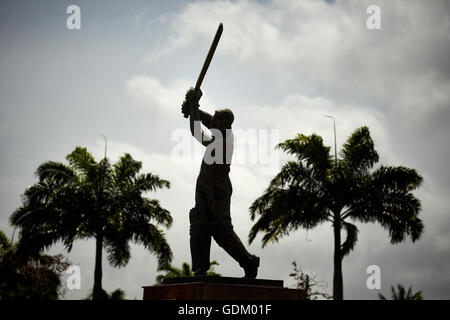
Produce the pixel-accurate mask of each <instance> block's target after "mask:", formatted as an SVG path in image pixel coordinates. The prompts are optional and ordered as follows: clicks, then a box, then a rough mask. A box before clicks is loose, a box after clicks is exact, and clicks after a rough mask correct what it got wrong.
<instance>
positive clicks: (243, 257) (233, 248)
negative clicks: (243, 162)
mask: <svg viewBox="0 0 450 320" xmlns="http://www.w3.org/2000/svg"><path fill="white" fill-rule="evenodd" d="M211 231H212V236H213V238H214V240H215V241H216V242H217V244H218V245H219V246H220V247H222V248H223V249H224V250H225V251H226V252H227V253H228V254H229V255H230V256H231V257H232V258H233V259H234V260H236V261H237V262H238V263H239V265H240V266H241V267H242V268H243V269H244V270H245V277H246V278H256V275H257V273H258V267H259V257H257V256H255V255H253V254H250V253H249V252H248V251H247V249H245V247H244V245H243V244H242V242H241V240H240V239H239V237H238V235H237V234H236V233H235V232H234V230H233V226H232V225H231V224H229V223H224V224H215V225H214V226H211Z"/></svg>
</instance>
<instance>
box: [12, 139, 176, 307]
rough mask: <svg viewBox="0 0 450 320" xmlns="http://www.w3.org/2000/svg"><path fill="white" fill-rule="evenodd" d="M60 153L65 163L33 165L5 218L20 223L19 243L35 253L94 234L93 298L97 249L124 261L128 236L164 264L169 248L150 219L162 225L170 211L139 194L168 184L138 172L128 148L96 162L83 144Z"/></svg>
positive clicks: (98, 285) (98, 277)
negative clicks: (33, 178)
mask: <svg viewBox="0 0 450 320" xmlns="http://www.w3.org/2000/svg"><path fill="white" fill-rule="evenodd" d="M66 159H67V161H68V162H69V165H66V164H63V163H59V162H53V161H48V162H45V163H43V164H41V165H40V166H39V167H38V169H37V170H36V175H37V177H38V179H39V181H38V182H37V183H35V184H34V185H32V186H31V187H29V188H27V189H26V190H25V192H24V194H23V200H22V202H23V204H22V206H21V207H20V208H18V209H17V210H16V211H15V212H14V213H13V214H12V216H11V218H10V220H11V223H12V224H13V225H14V226H18V227H20V228H21V231H20V243H21V246H22V249H23V250H25V251H26V252H30V253H37V252H39V251H40V250H42V249H46V248H48V247H50V246H51V245H52V244H54V243H55V242H57V241H62V243H63V244H64V245H65V247H66V249H67V250H68V251H70V250H71V249H72V246H73V243H74V242H75V240H77V239H88V238H94V239H95V241H96V249H95V271H94V286H93V298H94V299H101V298H106V294H105V292H104V290H103V289H102V251H103V249H106V253H107V259H108V262H109V263H110V264H112V265H113V266H115V267H121V266H125V265H126V264H127V263H128V261H129V259H130V246H129V242H130V241H133V242H135V243H140V244H143V245H144V246H145V247H146V248H147V249H148V250H149V251H150V252H151V253H153V254H155V255H156V256H157V258H158V266H163V265H166V264H169V263H170V261H171V260H172V251H171V249H170V246H169V244H168V243H167V241H166V239H165V234H164V232H163V231H162V230H160V229H159V228H158V227H157V225H155V223H156V224H160V225H162V226H164V227H166V228H168V227H170V226H171V224H172V217H171V215H170V213H169V211H167V210H166V209H164V208H162V207H161V206H160V203H159V202H158V200H153V199H148V198H146V197H144V196H143V193H144V192H148V191H155V190H156V189H159V188H164V187H166V188H169V187H170V184H169V182H168V181H166V180H162V179H160V178H159V177H158V176H156V175H153V174H151V173H146V174H139V171H140V170H141V168H142V163H141V162H139V161H136V160H134V159H133V158H132V157H131V155H129V154H128V153H126V154H124V155H123V156H122V157H120V159H119V160H118V161H117V163H115V164H114V165H111V164H110V162H109V160H108V159H107V158H106V157H105V158H104V159H102V160H101V161H100V162H96V161H95V160H94V157H93V156H92V155H91V154H90V153H89V152H88V151H87V149H86V148H81V147H76V148H75V150H74V151H73V152H72V153H70V154H69V155H67V157H66Z"/></svg>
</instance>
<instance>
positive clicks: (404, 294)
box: [378, 284, 423, 300]
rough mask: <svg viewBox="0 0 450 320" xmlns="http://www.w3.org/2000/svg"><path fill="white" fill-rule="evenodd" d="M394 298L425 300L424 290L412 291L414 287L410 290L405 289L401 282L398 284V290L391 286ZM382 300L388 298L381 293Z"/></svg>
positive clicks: (379, 295)
mask: <svg viewBox="0 0 450 320" xmlns="http://www.w3.org/2000/svg"><path fill="white" fill-rule="evenodd" d="M391 292H392V300H423V297H422V291H417V292H416V293H413V292H412V288H411V287H409V288H408V291H406V290H405V287H403V286H402V285H401V284H397V290H395V287H394V286H391ZM378 297H379V298H380V300H387V299H386V297H385V296H384V295H382V294H381V293H379V294H378Z"/></svg>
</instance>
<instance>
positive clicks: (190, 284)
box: [143, 277, 305, 300]
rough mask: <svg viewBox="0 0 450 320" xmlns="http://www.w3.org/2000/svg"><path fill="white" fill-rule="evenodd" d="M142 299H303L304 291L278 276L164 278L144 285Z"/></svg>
mask: <svg viewBox="0 0 450 320" xmlns="http://www.w3.org/2000/svg"><path fill="white" fill-rule="evenodd" d="M143 289H144V297H143V299H144V300H305V292H304V291H303V290H299V289H289V288H283V281H282V280H263V279H244V278H231V277H186V278H167V279H166V281H165V283H163V284H162V285H154V286H144V287H143Z"/></svg>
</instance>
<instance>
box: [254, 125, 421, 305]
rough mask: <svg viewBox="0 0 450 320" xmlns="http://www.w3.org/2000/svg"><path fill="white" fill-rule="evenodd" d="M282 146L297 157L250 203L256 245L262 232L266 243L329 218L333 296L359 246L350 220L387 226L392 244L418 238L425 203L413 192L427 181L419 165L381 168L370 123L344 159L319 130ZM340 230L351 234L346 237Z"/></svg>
mask: <svg viewBox="0 0 450 320" xmlns="http://www.w3.org/2000/svg"><path fill="white" fill-rule="evenodd" d="M278 148H280V149H281V150H283V151H285V152H287V153H288V154H292V155H294V156H295V158H296V160H295V161H289V162H288V163H286V164H285V165H284V166H283V167H282V169H281V171H280V173H278V175H276V176H275V177H274V178H273V179H272V181H271V182H270V184H269V186H268V188H267V189H266V190H265V192H264V194H263V195H262V196H261V197H259V198H258V199H256V200H255V201H254V202H253V204H252V205H251V207H250V217H251V219H252V220H253V221H254V220H255V219H256V218H257V217H259V218H258V220H257V221H256V222H255V224H254V225H253V227H252V229H251V230H250V233H249V242H250V243H251V242H252V241H253V240H254V239H255V237H256V235H257V234H258V233H259V232H261V233H263V234H264V236H263V238H262V243H263V246H265V245H267V244H268V243H270V242H275V241H278V239H279V238H281V237H282V236H286V235H288V234H289V233H290V232H291V231H295V230H297V229H298V228H305V229H311V228H314V227H316V226H318V225H320V224H322V223H324V222H330V223H331V224H332V226H333V232H334V259H333V262H334V275H333V298H334V299H337V300H341V299H343V280H342V259H343V258H344V256H346V255H348V254H349V253H350V251H351V250H353V248H354V247H355V244H356V241H357V239H358V229H357V227H356V226H355V225H354V224H352V223H350V222H349V221H348V220H349V219H350V220H353V221H359V222H363V223H367V222H378V223H380V224H381V226H382V227H383V228H385V229H387V230H388V232H389V236H390V240H391V243H393V244H394V243H398V242H402V241H404V240H405V237H406V236H410V237H411V240H412V241H413V242H414V241H416V240H417V239H419V237H420V235H421V233H422V231H423V224H422V221H421V220H420V219H419V218H418V214H419V211H420V209H421V205H420V201H419V200H418V199H417V198H415V196H414V195H413V194H412V191H413V190H414V189H416V188H417V187H418V186H419V185H420V184H421V182H422V177H421V176H420V175H419V174H418V173H417V172H416V170H414V169H409V168H405V167H392V166H380V167H379V168H377V169H375V170H373V169H372V168H373V166H374V165H375V164H376V163H377V162H378V153H377V152H376V151H375V149H374V143H373V140H372V138H371V136H370V132H369V129H368V128H367V127H361V128H359V129H356V130H355V131H354V132H353V133H352V134H351V135H350V137H349V138H348V139H347V141H346V143H345V144H344V146H343V149H342V151H341V153H340V159H338V158H337V157H336V160H335V159H333V158H332V157H331V156H330V147H326V146H324V145H323V142H322V138H321V137H320V136H317V135H316V134H312V135H310V136H305V135H303V134H299V135H297V136H296V137H295V138H294V139H292V140H286V141H285V142H283V143H280V144H279V145H278ZM341 229H344V230H345V231H346V234H347V237H346V239H345V241H344V242H342V240H341Z"/></svg>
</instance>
